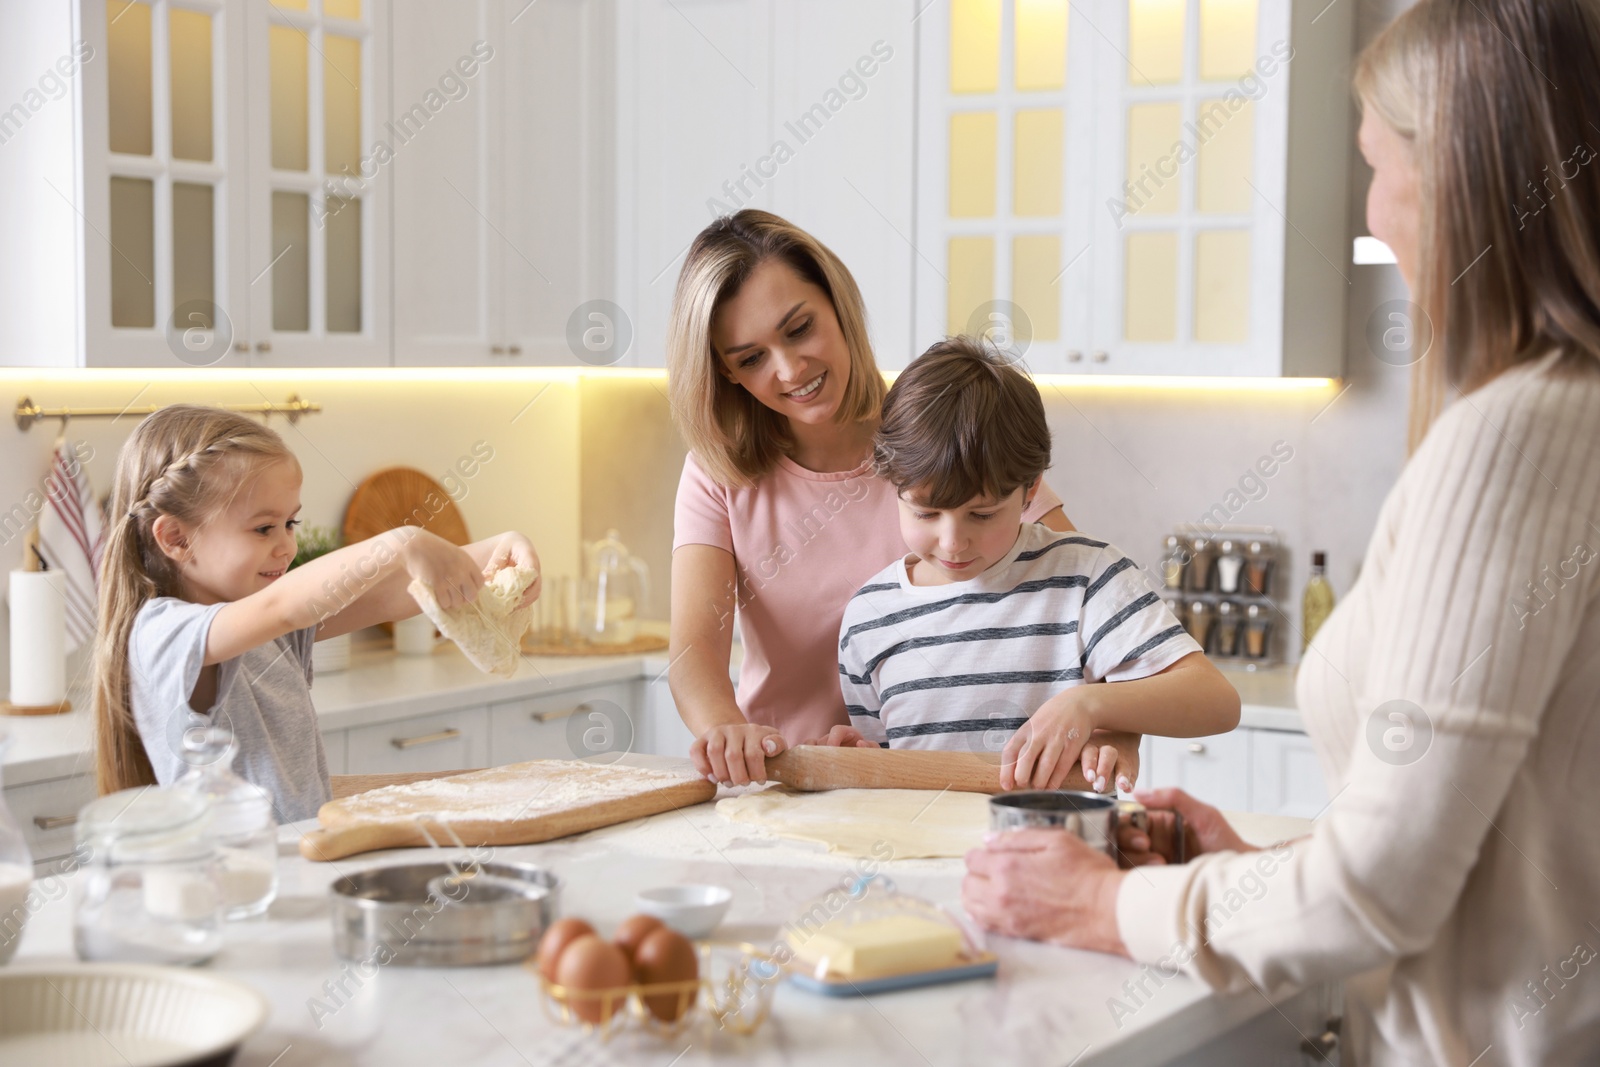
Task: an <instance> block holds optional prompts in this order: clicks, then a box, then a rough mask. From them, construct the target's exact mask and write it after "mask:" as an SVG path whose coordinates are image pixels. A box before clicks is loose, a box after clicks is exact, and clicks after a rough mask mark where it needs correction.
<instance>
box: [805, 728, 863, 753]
mask: <svg viewBox="0 0 1600 1067" xmlns="http://www.w3.org/2000/svg"><path fill="white" fill-rule="evenodd" d="M806 744H808V745H831V746H832V747H834V748H877V747H878V742H876V741H868V740H867V739H866V738H865V737H862V736H861V731H860V730H857V729H856V728H855V727H854V726H835V727H834V728H833V729H831V730H829V731H828V735H827V736H826V737H819V738H817V739H816V740H815V741H807V742H806Z"/></svg>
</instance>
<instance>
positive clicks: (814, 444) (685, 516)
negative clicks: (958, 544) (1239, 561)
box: [667, 210, 1132, 785]
mask: <svg viewBox="0 0 1600 1067" xmlns="http://www.w3.org/2000/svg"><path fill="white" fill-rule="evenodd" d="M866 318H867V317H866V310H865V308H864V307H863V306H862V302H861V293H860V291H859V290H858V289H857V288H856V283H855V279H853V278H852V277H851V276H850V272H849V271H848V270H846V269H845V266H844V264H843V263H841V262H840V261H839V259H838V258H837V257H836V256H835V255H834V254H833V253H832V252H830V251H829V250H828V249H827V248H825V247H824V246H823V245H822V244H821V243H819V242H818V241H817V240H816V238H814V237H812V236H811V235H810V234H808V233H806V232H804V231H803V230H800V229H798V228H796V227H794V226H792V225H790V224H789V223H788V222H785V221H784V220H783V219H780V218H778V217H777V216H776V215H771V214H768V213H767V212H764V211H754V210H745V211H740V212H739V213H737V214H735V215H730V216H726V217H724V218H720V219H718V220H717V221H716V222H714V223H712V224H711V225H710V226H708V227H706V229H705V230H703V231H701V233H700V235H699V236H698V237H697V238H695V241H694V244H693V245H692V246H691V247H690V249H689V255H688V259H687V260H686V261H685V263H684V266H683V271H682V273H681V274H680V275H679V277H678V287H677V291H676V294H675V295H674V297H673V306H672V317H671V320H670V322H669V324H668V336H667V370H668V376H669V382H670V385H669V389H670V394H671V399H672V412H673V417H674V420H675V421H676V423H677V425H678V429H679V430H680V432H681V433H682V434H683V436H684V439H685V440H686V441H687V442H688V444H689V449H690V454H689V458H688V460H687V461H686V462H685V463H684V468H683V477H682V480H681V481H680V482H679V485H678V500H677V508H676V519H675V523H674V533H673V554H672V648H671V652H670V654H671V657H672V664H673V666H672V671H671V676H670V684H671V686H672V695H673V698H674V700H675V701H676V702H677V705H678V709H679V712H680V714H682V716H683V720H684V722H685V723H686V724H687V725H688V727H689V729H690V730H692V731H693V732H694V734H695V737H696V739H697V740H696V741H695V744H694V748H693V756H694V760H695V764H696V766H697V767H698V768H699V770H700V772H701V773H702V774H705V775H707V776H708V777H710V778H712V779H713V780H716V781H720V782H731V783H733V784H735V785H744V784H746V783H748V782H751V781H757V782H760V781H765V780H766V770H765V757H767V756H773V755H776V754H777V753H779V752H781V751H783V749H784V748H785V747H786V746H787V745H789V744H796V743H800V742H803V741H806V740H810V739H814V738H822V737H823V736H825V735H826V734H827V733H828V732H829V730H830V729H832V728H833V727H834V726H844V725H847V724H848V723H849V718H848V716H847V715H846V713H845V706H844V700H843V698H842V696H841V695H840V691H839V661H838V639H839V622H840V620H841V619H842V618H843V617H844V608H845V604H846V603H847V602H848V601H849V599H850V598H851V596H852V595H854V594H855V592H856V590H857V589H859V588H860V587H861V585H862V583H863V582H865V581H866V580H867V579H868V578H870V577H871V576H872V575H873V574H875V573H877V572H878V571H879V570H881V569H882V568H883V566H884V565H885V564H887V563H889V562H890V561H892V560H894V559H896V558H897V557H899V556H900V555H902V554H903V553H904V550H905V546H904V544H903V543H902V542H901V540H900V525H899V517H898V510H897V504H896V502H895V494H894V490H893V488H892V487H891V486H890V485H889V484H888V483H887V482H885V481H883V480H882V479H880V478H875V477H873V476H872V474H871V472H870V467H871V456H872V434H873V432H874V431H875V430H876V429H877V426H878V416H879V409H880V408H881V406H882V404H883V397H884V393H885V391H886V389H885V385H884V381H883V377H882V375H881V374H880V373H879V371H878V367H877V364H876V362H875V361H874V360H873V355H872V346H871V344H870V342H869V341H868V338H867V321H866ZM1023 517H1024V519H1025V520H1026V521H1029V522H1034V521H1042V522H1044V523H1045V524H1046V525H1048V526H1050V527H1051V528H1053V529H1057V530H1070V529H1072V526H1071V524H1070V523H1068V522H1067V519H1066V516H1065V514H1063V512H1062V510H1061V500H1060V498H1059V497H1057V496H1056V495H1055V494H1054V493H1053V492H1051V491H1050V488H1049V487H1048V486H1046V485H1041V486H1040V488H1039V491H1038V492H1037V493H1036V494H1035V497H1034V501H1033V503H1032V505H1031V506H1030V507H1029V509H1028V510H1027V511H1026V512H1025V513H1024V516H1023ZM736 601H737V605H738V618H739V625H740V634H741V637H742V641H743V645H744V664H743V667H742V669H741V672H740V676H739V698H738V700H735V699H734V688H733V685H732V683H731V682H730V681H729V679H728V655H729V651H730V648H731V643H732V639H733V620H734V606H735V602H736ZM1030 710H1031V709H1030ZM1124 773H1125V774H1126V775H1128V776H1131V774H1132V768H1124Z"/></svg>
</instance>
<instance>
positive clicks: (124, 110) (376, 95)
mask: <svg viewBox="0 0 1600 1067" xmlns="http://www.w3.org/2000/svg"><path fill="white" fill-rule="evenodd" d="M294 6H295V5H293V4H290V3H283V4H269V3H261V4H250V5H233V4H225V3H222V2H221V0H183V2H182V3H175V2H169V0H132V2H130V0H77V2H75V3H72V4H70V5H65V4H51V5H14V6H13V7H12V8H8V9H7V11H6V13H5V25H4V27H3V31H0V37H5V38H7V39H8V42H9V43H8V46H7V47H8V55H7V57H6V58H7V59H8V61H10V62H12V63H15V64H16V67H15V68H14V69H18V70H26V71H30V72H31V71H41V70H43V71H50V70H52V69H57V70H59V69H61V68H58V67H57V66H56V64H57V62H58V61H59V60H62V59H64V58H65V59H71V58H76V59H77V63H76V66H74V67H73V68H72V70H71V73H70V75H65V76H64V79H63V80H64V83H65V85H66V87H67V89H68V90H69V91H68V92H67V93H66V95H64V96H62V97H61V98H59V99H58V100H55V101H47V103H49V104H50V106H49V107H47V108H41V109H40V115H39V116H35V117H37V118H39V119H40V121H38V122H36V123H35V122H29V123H28V124H27V125H26V126H24V127H22V128H21V129H19V130H17V131H16V137H15V139H16V140H17V141H19V142H20V143H19V144H18V145H15V146H10V147H11V148H13V149H14V151H8V152H7V153H6V155H7V159H6V160H5V163H4V164H3V167H4V170H3V171H0V203H4V205H5V206H4V207H3V208H0V211H4V212H5V213H6V214H5V217H4V219H3V223H4V224H3V228H4V229H5V231H6V232H7V233H8V236H10V235H13V234H14V235H15V236H16V243H15V244H9V245H8V249H9V251H10V252H11V254H12V257H14V258H16V259H18V260H19V261H22V262H25V263H27V264H28V265H29V270H30V271H32V272H34V273H35V274H37V275H38V277H36V278H34V279H32V280H30V281H28V282H27V283H26V284H25V285H23V286H22V287H21V292H20V293H19V294H18V295H17V296H16V297H14V298H7V304H6V305H5V306H0V311H5V312H7V313H6V314H5V315H4V316H3V319H0V323H3V324H0V361H3V362H5V363H8V364H13V365H46V366H59V367H71V366H89V367H103V366H123V367H129V366H131V367H152V368H158V367H176V368H183V367H202V366H233V367H238V366H322V365H335V366H355V365H376V364H387V363H388V362H389V359H390V343H389V262H390V254H389V247H388V242H389V220H390V207H389V203H388V194H387V189H388V181H389V179H388V174H387V172H386V171H385V170H384V169H383V168H382V167H381V166H372V165H370V164H371V161H372V159H373V158H374V156H375V155H376V154H377V153H376V146H377V139H376V138H375V132H376V129H377V125H378V123H377V119H378V118H379V116H381V115H383V114H385V113H386V111H387V89H388V72H387V56H388V27H387V24H386V21H385V12H386V10H387V8H386V5H384V4H382V3H372V2H370V0H369V2H367V3H365V4H362V3H361V2H360V0H321V2H313V3H309V4H302V5H300V6H301V7H304V8H305V10H293V7H294ZM14 33H15V34H16V36H13V34H14ZM13 50H14V54H13ZM69 65H70V64H69ZM30 214H37V215H38V218H37V219H36V220H34V221H28V220H27V219H26V218H25V216H27V215H30ZM13 223H15V224H16V225H15V226H13ZM41 268H48V269H41ZM11 299H16V300H17V301H19V302H18V303H17V304H16V307H15V310H16V311H19V312H23V313H25V314H26V315H27V316H28V317H33V316H37V315H38V314H39V309H40V308H45V309H49V310H50V311H51V312H53V313H55V314H58V315H60V314H62V313H65V314H66V320H65V321H64V322H52V323H49V324H47V325H45V326H43V327H40V326H33V325H28V324H25V323H24V324H14V323H15V320H16V316H14V315H13V314H11V313H10V312H11V311H12V310H13V309H12V308H11V306H10V300H11Z"/></svg>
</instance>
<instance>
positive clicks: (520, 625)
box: [406, 567, 539, 678]
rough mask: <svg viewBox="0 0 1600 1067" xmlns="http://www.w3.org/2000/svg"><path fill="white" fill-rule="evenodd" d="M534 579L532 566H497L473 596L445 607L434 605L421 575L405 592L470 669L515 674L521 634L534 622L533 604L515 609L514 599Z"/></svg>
mask: <svg viewBox="0 0 1600 1067" xmlns="http://www.w3.org/2000/svg"><path fill="white" fill-rule="evenodd" d="M538 577H539V572H538V571H537V570H535V569H533V568H532V567H502V568H500V569H499V570H498V571H496V572H495V574H494V577H493V578H490V579H489V583H488V584H487V585H485V586H484V587H483V588H482V589H480V590H478V599H476V600H474V601H473V602H472V603H470V604H463V605H462V606H461V607H459V608H452V609H451V610H450V611H445V610H444V609H443V608H441V607H440V606H439V601H438V600H437V599H435V598H434V595H433V589H432V588H431V587H429V586H427V585H425V584H424V583H423V582H422V581H421V580H420V579H418V580H416V581H413V582H412V583H411V584H410V585H409V586H408V587H407V588H406V592H408V593H410V594H411V599H413V600H415V601H416V602H417V605H418V606H419V607H421V608H422V610H423V612H424V613H425V614H426V615H427V616H428V618H430V619H432V620H433V624H434V625H435V626H437V627H438V628H439V632H440V633H442V634H444V635H445V636H446V637H448V638H449V639H450V640H452V641H454V642H455V643H456V645H457V647H459V648H460V649H461V651H462V652H463V653H464V654H465V655H466V657H467V659H469V660H471V661H472V665H473V666H474V667H477V668H478V669H479V670H480V671H483V672H485V673H486V674H497V675H499V676H500V677H502V678H509V677H511V676H512V675H513V674H515V673H516V672H517V660H518V659H519V658H520V657H521V655H522V635H523V634H525V633H527V632H528V627H529V625H531V624H532V622H533V605H532V604H529V605H528V606H527V607H524V608H519V607H517V601H518V600H520V599H522V594H523V592H525V591H526V590H527V588H528V586H530V585H532V584H533V582H534V579H536V578H538Z"/></svg>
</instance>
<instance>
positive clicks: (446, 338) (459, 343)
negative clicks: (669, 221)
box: [387, 0, 610, 366]
mask: <svg viewBox="0 0 1600 1067" xmlns="http://www.w3.org/2000/svg"><path fill="white" fill-rule="evenodd" d="M390 17H391V19H392V22H393V27H394V33H393V56H392V59H393V78H394V88H393V93H392V100H393V116H392V119H391V125H390V126H388V127H387V129H388V130H389V132H390V133H391V134H392V135H393V138H394V140H395V141H396V142H397V143H396V148H395V154H394V159H393V162H392V164H391V168H392V170H393V173H394V197H395V228H394V285H395V306H394V358H395V363H396V365H399V366H464V365H480V366H481V365H487V366H529V365H565V364H573V363H576V362H578V360H577V358H576V357H575V355H574V354H573V352H572V351H571V350H570V347H569V345H568V342H567V321H568V319H569V317H570V316H571V315H572V314H573V313H574V311H575V310H576V309H577V308H578V307H579V305H580V304H582V303H583V302H584V301H587V300H591V299H594V298H597V297H601V296H604V295H606V294H605V293H603V292H602V290H601V285H602V279H603V276H604V271H603V266H604V263H605V258H604V253H605V252H606V250H607V248H608V244H609V239H608V238H606V237H605V236H603V227H604V225H605V222H606V219H607V218H608V216H609V203H610V196H609V185H608V182H609V180H610V178H609V174H608V173H605V172H603V171H602V170H601V167H602V166H603V165H604V161H605V158H606V154H607V153H608V152H609V149H610V142H609V139H608V138H607V137H606V136H605V135H604V131H605V130H607V129H608V128H609V127H608V118H607V116H606V114H605V113H604V112H603V111H602V108H603V106H604V103H605V100H606V98H607V97H608V93H607V92H606V87H605V85H604V84H603V83H602V81H601V79H602V78H603V77H607V76H609V65H608V63H607V62H606V57H605V54H604V48H603V45H604V43H605V42H604V40H603V38H604V35H605V32H606V29H605V27H606V25H607V24H606V22H605V20H606V18H607V15H606V13H605V12H604V11H603V10H602V8H601V7H600V6H598V5H592V4H584V3H581V2H579V0H554V2H544V3H538V4H529V3H527V2H526V0H473V2H469V3H459V4H448V5H444V4H438V3H434V2H430V0H400V2H398V3H396V4H395V5H394V8H393V10H392V13H391V16H390Z"/></svg>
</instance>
